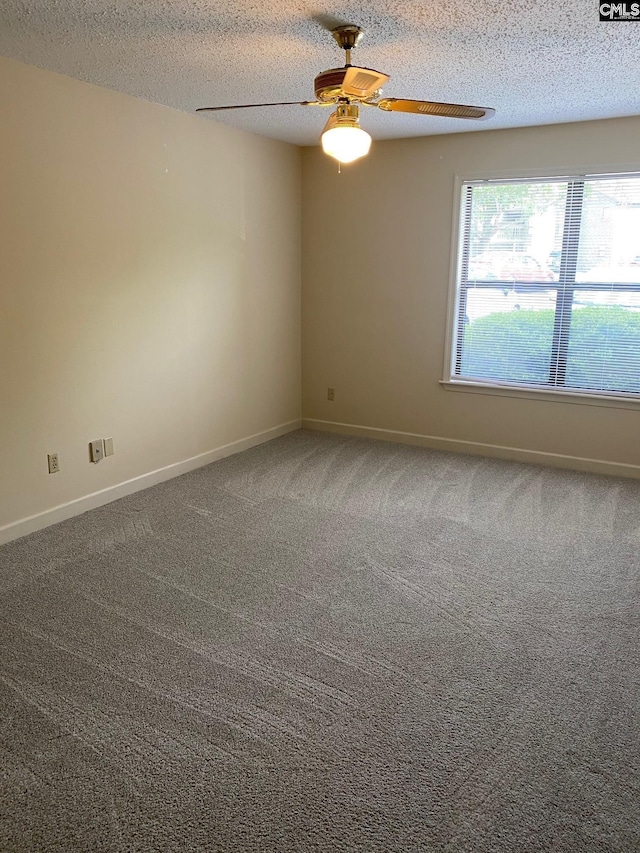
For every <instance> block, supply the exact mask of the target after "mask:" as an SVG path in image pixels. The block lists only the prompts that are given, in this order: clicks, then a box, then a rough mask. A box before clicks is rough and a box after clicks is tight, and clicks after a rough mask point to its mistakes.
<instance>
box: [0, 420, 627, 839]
mask: <svg viewBox="0 0 640 853" xmlns="http://www.w3.org/2000/svg"><path fill="white" fill-rule="evenodd" d="M639 499H640V482H638V481H633V480H623V479H616V478H610V477H599V476H592V475H587V474H580V473H572V472H566V471H557V470H550V469H545V468H538V467H531V466H527V465H522V464H516V463H510V462H503V461H498V460H487V459H479V458H474V457H470V456H462V455H456V454H451V453H439V452H435V451H428V450H425V449H421V448H415V447H406V446H400V445H394V444H387V443H383V442H377V441H370V440H364V439H356V438H348V437H342V436H335V435H327V434H321V433H313V432H305V431H301V432H297V433H292V434H290V435H287V436H284V437H282V438H279V439H276V440H275V441H272V442H270V443H268V444H265V445H262V446H260V447H257V448H254V449H252V450H249V451H247V452H245V453H242V454H238V455H237V456H233V457H229V458H227V459H224V460H222V461H220V462H217V463H215V464H213V465H210V466H208V467H207V468H202V469H200V470H198V471H195V472H193V473H190V474H187V475H185V476H183V477H180V478H177V479H175V480H172V481H170V482H167V483H164V484H161V485H159V486H156V487H154V488H151V489H149V490H147V491H144V492H140V493H138V494H135V495H132V496H130V497H127V498H124V499H122V500H119V501H117V502H115V503H112V504H110V505H108V506H105V507H102V508H100V509H97V510H94V511H92V512H90V513H87V514H85V515H83V516H80V517H77V518H74V519H71V520H69V521H66V522H64V523H62V524H58V525H56V526H54V527H50V528H48V529H46V530H43V531H41V532H39V533H36V534H33V535H31V536H28V537H25V538H23V539H21V540H18V541H16V542H13V543H9V544H8V545H5V546H3V547H2V548H0V591H1V593H0V850H2V851H3V853H14V851H19V853H22V851H36V853H50V851H51V853H53V851H56V853H74V851H91V853H102V851H109V853H124V851H127V853H133V851H135V853H138V851H139V853H151V851H153V853H156V851H157V853H177V851H189V853H197V851H222V852H223V853H235V851H239V853H242V852H243V851H260V853H264V852H265V851H278V853H280V851H282V853H289V851H296V853H304V851H323V853H333V851H336V853H342V852H343V851H367V853H382V851H385V852H387V851H403V852H404V851H429V853H431V851H433V853H445V851H446V853H457V852H458V851H474V853H475V851H486V853H489V851H491V853H501V851H505V853H515V852H516V851H522V853H525V852H526V853H534V852H535V851H575V853H596V851H597V853H605V852H606V851H625V852H626V851H638V850H640V740H639V733H640V712H639V701H640V699H639V696H640V655H639V646H640V643H639V640H640V607H639V604H640V558H639V552H640V500H639Z"/></svg>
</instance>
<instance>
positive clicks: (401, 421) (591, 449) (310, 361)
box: [302, 118, 640, 474]
mask: <svg viewBox="0 0 640 853" xmlns="http://www.w3.org/2000/svg"><path fill="white" fill-rule="evenodd" d="M639 139H640V118H629V119H618V120H611V121H601V122H590V123H584V124H567V125H559V126H555V127H542V128H527V129H517V130H499V131H482V132H474V133H464V134H456V135H450V136H438V137H427V138H423V139H413V140H397V141H391V142H375V141H374V144H373V146H372V150H371V154H370V156H369V157H368V158H366V159H365V160H364V161H361V162H360V163H356V164H353V165H352V166H349V167H345V168H343V170H342V174H338V172H337V167H336V164H335V163H334V162H333V161H331V160H329V159H328V158H327V157H325V156H323V155H322V153H321V152H320V151H319V150H318V149H307V150H305V151H304V155H303V244H302V245H303V418H304V419H305V420H304V423H305V424H306V425H308V426H315V427H321V428H323V427H324V428H331V426H332V424H335V423H338V424H349V425H357V426H363V427H367V428H376V429H382V430H390V431H392V432H391V433H390V434H384V433H379V434H378V433H372V432H370V431H369V432H368V434H378V435H379V436H380V437H385V435H386V437H389V438H404V439H405V440H411V441H417V442H418V443H425V444H431V445H433V446H440V447H451V448H452V449H462V450H464V449H470V450H475V451H478V452H483V453H491V454H493V455H505V456H509V455H511V456H512V457H514V458H523V459H531V460H532V461H545V462H551V463H552V464H553V463H554V462H558V463H560V464H569V465H574V466H575V467H585V466H584V465H583V463H580V462H579V461H576V460H575V459H571V458H569V459H567V458H564V457H579V458H583V459H588V460H604V461H605V462H613V463H621V464H622V465H636V466H637V465H640V441H639V440H638V438H639V436H640V406H639V407H637V408H636V409H628V408H627V409H622V408H607V407H596V406H590V405H577V404H575V403H567V402H548V401H542V400H539V399H523V398H513V397H504V396H502V397H500V396H490V395H484V394H483V395H479V394H472V393H463V392H460V391H450V390H445V389H444V388H443V387H442V386H441V384H440V383H439V380H441V379H442V376H443V363H444V350H445V329H446V316H447V300H448V289H449V267H450V257H451V242H452V239H451V237H452V222H453V199H454V177H455V175H456V174H459V175H461V176H463V177H464V176H465V175H466V174H469V173H474V174H477V173H479V172H480V173H481V172H484V171H486V172H487V173H493V172H495V170H530V169H541V170H547V169H548V170H549V171H550V172H552V171H555V172H557V170H560V171H564V170H566V171H567V172H575V171H578V172H579V171H581V170H585V171H590V170H592V169H595V168H597V167H598V166H603V165H606V166H609V167H611V168H612V169H615V168H629V167H631V168H633V167H635V168H637V169H640V159H639V155H638V152H639V148H638V140H639ZM327 386H335V389H336V399H335V402H333V403H332V402H329V401H327V399H326V389H327ZM339 429H342V430H343V429H344V427H339ZM365 432H367V431H365ZM394 432H402V433H411V434H414V435H413V436H404V437H403V436H397V435H393V433H394ZM420 436H426V437H427V438H426V439H424V440H421V439H420ZM464 442H469V443H470V444H469V445H465V444H464ZM500 448H516V449H521V450H523V451H527V453H524V454H517V453H515V454H514V453H511V452H510V451H505V450H501V449H500ZM529 451H533V453H530V452H529ZM537 454H560V455H561V458H560V459H554V457H552V456H547V455H542V456H539V455H537ZM596 470H611V471H614V472H615V471H620V472H623V469H621V468H619V467H618V466H616V465H612V466H600V467H598V466H596ZM624 473H631V474H633V473H634V471H633V470H631V469H628V470H627V469H625V470H624Z"/></svg>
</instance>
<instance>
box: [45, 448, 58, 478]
mask: <svg viewBox="0 0 640 853" xmlns="http://www.w3.org/2000/svg"><path fill="white" fill-rule="evenodd" d="M47 462H48V463H49V473H50V474H57V473H58V471H59V470H60V455H59V454H58V453H49V454H48V455H47Z"/></svg>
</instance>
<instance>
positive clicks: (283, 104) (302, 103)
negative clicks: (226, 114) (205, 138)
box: [196, 101, 323, 113]
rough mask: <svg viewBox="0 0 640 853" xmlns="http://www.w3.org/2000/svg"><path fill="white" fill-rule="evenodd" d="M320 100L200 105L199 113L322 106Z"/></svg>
mask: <svg viewBox="0 0 640 853" xmlns="http://www.w3.org/2000/svg"><path fill="white" fill-rule="evenodd" d="M321 106H323V104H321V103H320V102H319V101H278V102H276V103H275V104H233V105H232V106H229V107H199V108H198V109H197V110H196V112H197V113H214V112H217V111H219V110H246V109H249V108H250V107H321Z"/></svg>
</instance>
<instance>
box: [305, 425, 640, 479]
mask: <svg viewBox="0 0 640 853" xmlns="http://www.w3.org/2000/svg"><path fill="white" fill-rule="evenodd" d="M302 428H303V429H317V430H322V431H324V432H336V433H340V434H342V435H358V436H362V437H365V438H376V439H379V440H381V441H393V442H396V443H397V444H415V445H418V446H420V447H429V448H431V449H432V450H449V451H451V452H454V453H469V454H471V455H474V456H490V457H493V458H496V459H509V460H511V461H514V462H528V463H531V464H533V465H547V466H549V467H551V468H568V469H569V470H572V471H586V472H588V473H591V474H607V475H611V476H614V477H633V478H635V479H640V465H632V464H627V463H625V462H610V461H608V460H606V459H588V458H584V457H582V456H567V455H565V454H563V453H545V452H542V451H540V450H524V449H522V448H519V447H502V446H501V445H498V444H483V443H482V442H479V441H462V440H461V439H455V438H442V437H440V436H436V435H420V434H419V433H414V432H400V431H399V430H391V429H380V428H377V427H368V426H360V425H358V424H342V423H338V422H336V421H323V420H316V419H315V418H303V419H302Z"/></svg>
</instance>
